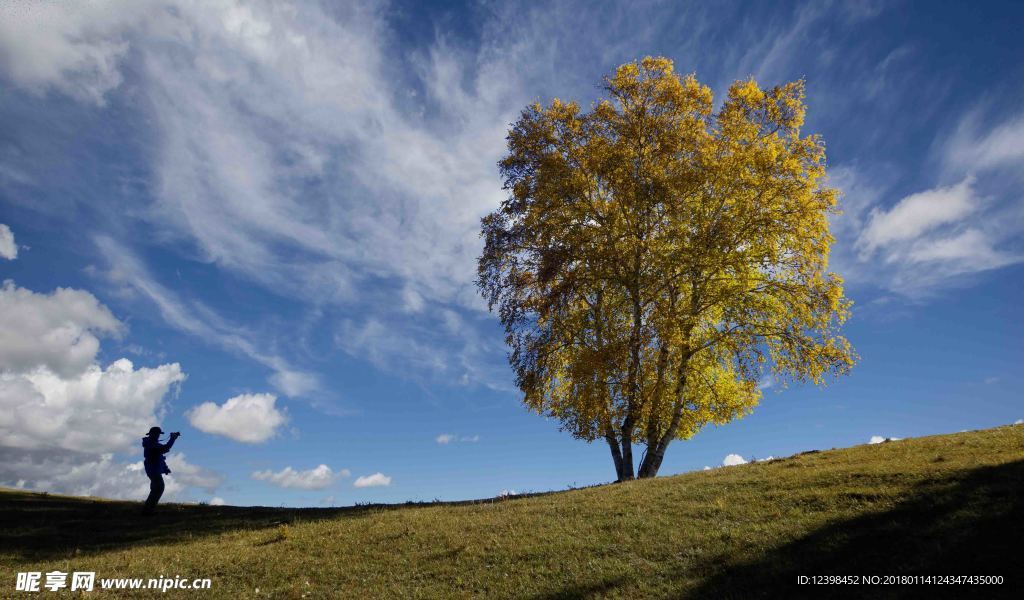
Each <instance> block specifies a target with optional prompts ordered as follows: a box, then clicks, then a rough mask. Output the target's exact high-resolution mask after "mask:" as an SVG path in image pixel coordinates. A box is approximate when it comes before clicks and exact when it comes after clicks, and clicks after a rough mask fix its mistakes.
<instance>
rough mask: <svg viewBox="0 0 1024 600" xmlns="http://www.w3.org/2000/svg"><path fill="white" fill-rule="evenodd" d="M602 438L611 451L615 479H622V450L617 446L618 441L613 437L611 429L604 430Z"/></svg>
mask: <svg viewBox="0 0 1024 600" xmlns="http://www.w3.org/2000/svg"><path fill="white" fill-rule="evenodd" d="M604 439H605V441H607V442H608V448H610V449H611V451H612V462H614V463H615V481H622V450H621V449H620V448H619V441H618V440H616V439H615V434H614V433H612V430H611V429H608V430H607V431H605V434H604Z"/></svg>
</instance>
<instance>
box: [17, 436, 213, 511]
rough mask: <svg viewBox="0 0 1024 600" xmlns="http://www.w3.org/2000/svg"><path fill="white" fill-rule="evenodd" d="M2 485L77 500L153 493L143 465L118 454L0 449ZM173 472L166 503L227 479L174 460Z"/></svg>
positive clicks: (139, 496)
mask: <svg viewBox="0 0 1024 600" xmlns="http://www.w3.org/2000/svg"><path fill="white" fill-rule="evenodd" d="M0 456H2V457H3V460H0V485H3V486H10V487H20V488H24V489H30V490H38V491H46V492H51V493H55V494H68V495H73V496H96V497H101V498H117V499H125V500H143V499H145V498H146V496H147V495H148V494H149V479H148V478H147V477H146V473H145V471H144V470H143V468H142V461H138V462H133V463H122V462H119V461H117V460H116V459H115V458H114V455H113V454H110V453H107V454H102V455H93V454H84V453H77V452H70V451H68V452H52V451H48V450H46V451H41V450H15V449H11V448H4V447H0ZM168 465H169V466H170V468H171V470H172V471H173V473H171V475H167V476H165V477H164V483H165V486H166V489H165V491H164V499H166V500H177V499H184V498H185V497H186V495H187V488H188V486H193V485H194V486H196V487H199V488H201V489H203V490H204V491H207V492H209V493H212V491H213V489H215V488H216V487H218V486H219V485H221V484H222V483H223V478H222V477H221V476H220V475H218V474H216V473H214V472H212V471H209V470H207V469H203V468H201V467H197V466H195V465H192V464H190V463H188V462H186V461H185V459H184V456H182V455H180V454H177V453H174V454H171V455H169V458H168Z"/></svg>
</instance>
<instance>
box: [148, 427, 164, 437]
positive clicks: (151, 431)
mask: <svg viewBox="0 0 1024 600" xmlns="http://www.w3.org/2000/svg"><path fill="white" fill-rule="evenodd" d="M163 432H164V431H163V430H162V429H160V428H159V427H150V428H149V435H153V434H156V435H160V434H161V433H163Z"/></svg>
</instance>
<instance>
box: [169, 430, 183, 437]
mask: <svg viewBox="0 0 1024 600" xmlns="http://www.w3.org/2000/svg"><path fill="white" fill-rule="evenodd" d="M171 437H181V432H180V431H172V432H171Z"/></svg>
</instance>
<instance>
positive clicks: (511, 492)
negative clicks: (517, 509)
mask: <svg viewBox="0 0 1024 600" xmlns="http://www.w3.org/2000/svg"><path fill="white" fill-rule="evenodd" d="M518 495H519V494H518V493H517V492H516V491H515V490H501V491H500V492H498V497H499V498H510V497H512V496H518Z"/></svg>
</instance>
